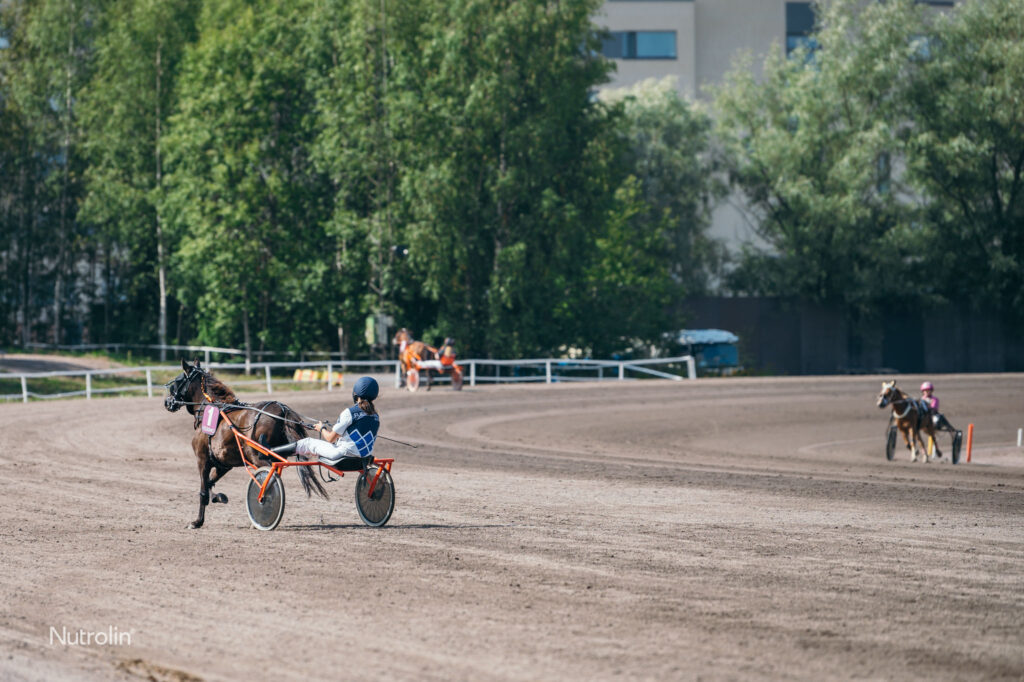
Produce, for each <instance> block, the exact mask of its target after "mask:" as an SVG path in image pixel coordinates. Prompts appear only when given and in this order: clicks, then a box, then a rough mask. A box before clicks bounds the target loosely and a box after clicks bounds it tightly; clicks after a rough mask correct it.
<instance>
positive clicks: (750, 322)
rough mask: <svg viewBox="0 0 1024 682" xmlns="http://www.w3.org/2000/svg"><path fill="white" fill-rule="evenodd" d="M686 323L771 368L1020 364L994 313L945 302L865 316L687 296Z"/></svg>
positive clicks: (942, 368)
mask: <svg viewBox="0 0 1024 682" xmlns="http://www.w3.org/2000/svg"><path fill="white" fill-rule="evenodd" d="M680 315H681V318H682V319H683V320H684V323H685V324H684V326H685V327H687V328H691V329H703V328H718V329H726V330H728V331H731V332H733V333H735V334H736V335H738V336H739V337H740V341H739V344H738V345H739V355H740V364H741V365H743V366H744V367H746V368H748V369H751V370H754V371H763V372H769V373H773V374H795V375H796V374H846V373H852V372H889V371H897V372H903V373H922V372H934V373H949V372H1002V371H1021V370H1024V339H1022V335H1021V333H1019V330H1015V329H1013V328H1012V327H1015V326H1016V325H1007V324H1006V323H1005V322H1004V321H1003V320H1002V319H1001V318H1000V316H999V315H998V314H996V313H993V312H987V311H976V310H970V309H966V308H964V309H961V308H958V307H955V306H952V305H950V306H945V307H943V308H939V309H936V310H932V311H928V312H926V313H907V312H903V311H889V312H886V313H884V314H882V315H881V316H880V317H879V318H878V319H875V320H873V321H871V322H863V321H855V320H851V319H847V318H846V317H845V316H844V315H843V314H842V313H841V312H839V311H837V310H835V309H831V308H828V307H825V306H821V305H817V304H813V303H807V302H803V301H796V300H790V299H780V298H753V297H743V298H738V297H737V298H733V297H709V296H701V297H693V298H689V299H687V300H685V301H684V302H682V304H681V305H680Z"/></svg>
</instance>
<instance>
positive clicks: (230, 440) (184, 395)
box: [164, 360, 327, 528]
mask: <svg viewBox="0 0 1024 682" xmlns="http://www.w3.org/2000/svg"><path fill="white" fill-rule="evenodd" d="M181 369H182V373H181V374H179V375H178V376H177V377H175V378H174V380H172V381H170V382H169V383H168V384H167V397H166V398H164V407H165V408H166V409H167V411H168V412H177V411H178V410H179V409H181V408H182V407H184V408H185V409H186V410H188V413H189V414H191V415H193V416H194V417H195V424H194V426H193V428H194V429H195V435H194V436H192V452H193V453H194V454H195V456H196V463H197V464H198V466H199V516H198V517H197V518H196V520H195V521H193V522H192V523H190V524H189V525H188V527H189V528H200V527H202V525H203V521H204V520H205V518H206V505H207V504H210V503H211V502H214V503H217V502H220V503H227V501H228V498H227V496H226V495H224V494H221V493H218V494H216V495H214V496H213V497H212V499H211V497H210V490H211V489H212V488H213V486H214V485H215V484H216V483H217V481H219V480H220V479H221V478H223V476H224V474H226V473H227V472H228V471H230V470H231V469H233V468H235V467H238V466H242V464H243V462H242V455H241V453H240V452H239V451H238V443H237V442H236V441H235V437H234V435H233V434H232V432H231V427H230V426H228V423H227V421H226V420H225V419H224V418H223V417H221V419H220V421H219V422H218V423H217V430H216V431H215V432H214V434H213V435H212V436H208V435H206V434H205V433H203V432H202V430H200V428H199V425H200V420H201V419H202V414H203V409H204V408H205V407H206V406H207V405H209V404H211V402H212V403H213V404H215V405H216V406H217V407H219V408H220V409H221V410H222V411H223V412H227V413H228V414H229V415H230V418H231V421H232V422H234V423H235V425H237V426H238V428H239V430H241V431H242V433H244V434H245V435H246V436H248V437H249V438H252V439H253V440H254V441H256V442H257V443H260V444H261V445H263V446H264V447H267V448H273V447H277V446H278V445H285V444H286V443H289V442H291V441H294V440H298V439H300V438H305V436H306V430H305V428H304V427H303V426H302V425H301V423H302V417H301V415H299V414H298V413H297V412H295V411H294V410H293V409H291V408H290V407H288V406H287V405H285V404H283V403H280V402H277V401H276V400H270V401H263V402H258V403H255V404H252V405H250V404H247V403H242V402H239V400H238V398H237V397H236V396H235V394H234V392H233V391H232V390H231V389H230V388H228V387H227V386H226V385H225V384H224V383H223V382H221V381H220V380H219V379H217V378H216V377H214V376H213V375H212V374H210V373H209V372H207V371H206V370H204V369H203V368H202V367H200V365H199V360H196V361H195V364H193V365H189V364H188V363H186V362H185V361H184V360H182V361H181ZM207 396H209V399H208V398H207ZM211 399H212V400H211ZM293 422H296V423H293ZM243 447H244V448H245V456H246V458H247V459H248V460H249V461H250V462H253V463H256V464H269V463H270V462H269V460H268V458H267V457H265V456H263V455H261V454H260V453H259V452H257V451H256V450H253V448H252V447H251V446H249V445H245V446H243ZM296 457H298V458H299V459H305V458H304V457H302V456H300V455H296ZM297 468H298V469H299V478H300V479H301V481H302V487H303V488H304V489H305V490H306V494H307V495H309V494H310V493H312V492H315V493H317V494H318V495H320V496H321V497H327V492H326V491H325V490H324V487H323V485H321V483H320V481H318V480H316V478H315V477H314V476H313V475H312V474H311V473H310V471H309V469H310V467H297ZM211 472H212V474H213V475H212V476H211V475H210V474H211Z"/></svg>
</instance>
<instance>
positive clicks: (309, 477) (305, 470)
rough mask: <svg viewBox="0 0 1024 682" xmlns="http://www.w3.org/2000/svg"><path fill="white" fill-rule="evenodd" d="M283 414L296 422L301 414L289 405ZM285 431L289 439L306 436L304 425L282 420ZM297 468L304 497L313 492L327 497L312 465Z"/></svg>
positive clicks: (303, 458)
mask: <svg viewBox="0 0 1024 682" xmlns="http://www.w3.org/2000/svg"><path fill="white" fill-rule="evenodd" d="M284 416H285V418H286V419H291V420H294V421H297V422H301V421H302V418H301V416H300V415H299V414H298V413H296V412H295V410H293V409H291V408H290V407H285V413H284ZM284 424H285V433H286V434H287V435H288V436H289V440H300V439H302V438H305V437H306V427H304V426H301V425H298V424H291V423H288V422H284ZM295 459H297V460H298V461H300V462H308V461H309V459H308V458H307V457H306V456H305V455H299V454H296V455H295ZM296 468H297V469H298V470H299V482H300V483H302V489H303V490H305V491H306V497H312V496H313V493H316V494H317V495H318V496H320V497H322V498H324V499H325V500H326V499H328V497H327V489H326V488H324V484H323V483H321V482H320V480H319V479H318V478H317V477H316V476H315V475H314V474H313V469H314V467H296Z"/></svg>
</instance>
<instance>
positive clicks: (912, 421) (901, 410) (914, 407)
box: [877, 380, 942, 462]
mask: <svg viewBox="0 0 1024 682" xmlns="http://www.w3.org/2000/svg"><path fill="white" fill-rule="evenodd" d="M877 405H878V407H879V408H886V407H891V408H892V418H893V419H894V420H895V421H896V426H897V428H899V430H900V432H901V433H902V434H903V440H904V442H905V443H906V444H907V449H908V450H910V461H911V462H916V461H917V445H916V444H917V443H920V444H921V461H922V462H929V461H931V459H930V458H929V457H928V448H927V447H926V446H925V443H924V440H923V439H922V437H921V432H922V431H924V432H925V433H927V434H928V435H929V436H930V437H931V439H932V443H933V444H934V446H935V456H936V457H942V451H941V450H939V441H938V440H937V439H936V438H935V424H934V423H932V420H931V417H930V416H929V414H928V408H927V406H925V405H924V404H923V403H922V402H921V401H920V400H916V399H914V398H911V397H910V396H908V395H907V394H906V393H904V392H903V391H901V390H900V389H898V388H896V381H895V380H893V381H883V382H882V390H881V391H880V392H879V394H878V402H877Z"/></svg>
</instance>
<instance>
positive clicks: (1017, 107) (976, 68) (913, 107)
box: [905, 0, 1024, 320]
mask: <svg viewBox="0 0 1024 682" xmlns="http://www.w3.org/2000/svg"><path fill="white" fill-rule="evenodd" d="M926 47H927V52H926V53H925V54H924V55H923V56H925V57H927V58H923V59H921V60H920V68H919V69H918V71H917V73H916V77H915V78H914V80H913V82H912V84H911V87H910V88H908V90H907V93H906V102H907V108H906V114H905V115H906V118H907V119H908V121H910V122H912V125H911V126H908V130H907V133H906V145H907V149H908V152H907V155H908V166H909V169H910V177H911V179H912V181H913V182H914V186H915V188H916V189H917V190H918V192H920V194H921V195H922V196H923V197H924V200H925V202H926V205H927V220H926V222H925V225H926V226H927V230H926V234H925V237H926V244H927V247H926V249H925V251H924V252H925V253H926V254H927V256H928V268H929V277H928V278H927V281H929V282H930V283H932V285H933V286H934V287H935V293H936V294H940V295H942V296H943V297H944V298H946V299H948V300H953V301H957V302H961V303H973V304H976V305H983V306H986V307H991V306H994V307H1000V308H1002V309H1003V310H1004V311H1005V312H1008V313H1011V317H1012V318H1015V319H1017V320H1020V319H1021V317H1022V313H1024V177H1022V173H1024V113H1022V112H1024V109H1022V105H1021V103H1022V97H1024V94H1022V93H1024V2H1022V1H1021V0H977V1H975V2H967V3H963V4H962V5H958V6H957V8H956V10H955V11H951V12H950V13H949V14H948V15H945V16H942V17H940V18H939V19H938V21H937V24H936V26H935V30H934V34H933V37H932V38H931V39H930V41H929V42H928V43H927V45H926Z"/></svg>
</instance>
